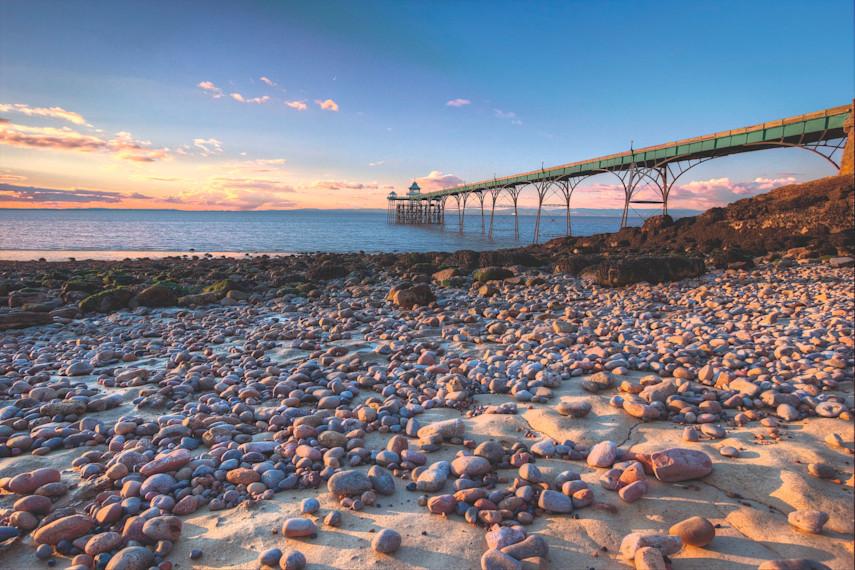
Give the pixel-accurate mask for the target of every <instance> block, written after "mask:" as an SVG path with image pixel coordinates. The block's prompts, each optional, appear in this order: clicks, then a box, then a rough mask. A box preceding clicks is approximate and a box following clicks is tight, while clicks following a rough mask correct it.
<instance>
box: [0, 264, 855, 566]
mask: <svg viewBox="0 0 855 570" xmlns="http://www.w3.org/2000/svg"><path fill="white" fill-rule="evenodd" d="M761 261H762V260H761ZM766 261H767V263H761V264H760V265H759V266H758V267H757V268H755V269H754V270H752V271H730V272H724V271H716V272H711V273H708V274H706V275H705V276H703V277H701V278H698V279H693V280H684V281H681V282H675V283H670V284H662V285H657V286H651V285H647V284H637V285H635V286H633V287H630V288H628V289H606V288H600V287H597V286H595V285H593V284H591V283H590V282H588V281H585V280H582V279H578V278H575V277H571V276H569V275H564V274H553V273H551V272H549V271H547V270H544V269H543V268H541V269H530V268H525V267H520V266H512V267H508V268H483V269H482V270H480V271H477V272H475V273H474V274H473V275H467V274H466V272H463V271H457V270H456V269H455V270H452V271H450V272H449V270H444V271H445V272H444V273H443V272H440V273H441V274H438V275H436V276H435V277H433V278H432V277H431V275H430V274H425V273H423V272H421V271H419V270H418V269H419V268H417V267H416V268H411V269H405V270H403V271H398V270H395V269H392V268H388V267H384V266H382V265H373V266H371V267H369V268H368V269H367V270H366V271H364V272H361V273H360V272H355V273H352V274H349V275H344V276H338V277H336V278H334V279H330V280H323V279H318V280H317V281H316V283H317V286H315V287H314V288H308V287H304V288H303V289H302V290H295V289H289V290H286V291H283V289H282V288H270V289H267V290H262V289H261V288H259V287H255V288H253V289H252V290H251V291H250V292H242V291H241V288H240V287H235V288H230V287H226V288H222V289H221V290H219V291H216V290H215V291H211V292H207V293H203V294H198V295H195V296H186V297H185V298H184V301H183V303H184V305H185V307H184V308H153V307H150V306H148V307H147V306H145V305H144V304H139V302H138V304H137V307H136V308H135V309H133V310H132V311H120V312H112V313H110V312H108V313H107V314H98V315H95V316H92V315H91V314H90V315H80V314H79V313H74V314H72V312H71V311H67V312H66V313H65V314H66V315H67V316H59V315H58V314H57V315H55V317H56V323H55V324H52V325H43V326H39V327H34V328H25V329H23V330H15V331H13V330H8V331H5V332H4V333H2V337H0V374H2V375H0V406H1V407H0V461H2V462H3V463H2V464H0V475H2V476H3V477H2V478H0V491H2V493H3V495H2V497H0V505H2V506H3V507H4V508H3V509H2V510H0V541H7V546H8V544H9V543H14V542H16V541H20V540H24V542H25V543H26V544H29V545H31V546H32V547H34V548H35V553H34V556H35V557H36V558H38V559H40V560H48V561H50V560H52V559H55V558H56V557H68V558H71V564H72V566H70V567H71V568H73V569H74V570H83V569H91V568H97V569H103V568H106V569H107V570H130V569H147V568H150V567H154V568H158V569H159V570H168V569H170V568H172V564H173V561H171V560H170V552H171V551H172V549H173V546H174V544H175V543H176V542H177V541H178V540H180V539H181V534H182V525H183V522H184V521H185V520H187V518H188V517H190V516H192V515H193V514H194V513H196V512H197V511H199V510H200V509H206V510H207V511H218V510H225V509H233V508H235V507H236V506H238V505H241V504H246V503H254V502H258V501H269V500H276V498H277V493H281V492H283V491H289V490H295V489H311V488H322V487H324V486H325V487H326V491H327V492H329V493H330V494H331V495H332V496H333V497H335V498H336V499H337V500H338V501H339V505H340V507H341V509H340V510H334V511H331V512H328V513H322V512H321V510H320V504H319V502H318V501H317V500H316V499H313V498H310V499H306V500H304V501H303V502H302V503H301V504H300V513H301V515H302V516H301V517H297V518H289V519H287V520H284V521H282V524H281V526H280V527H279V528H277V529H275V530H276V531H277V532H279V533H281V535H282V536H283V537H284V538H286V539H288V540H287V541H285V542H284V543H283V548H282V549H278V548H277V549H273V550H269V551H265V552H263V553H261V554H260V555H259V558H258V564H259V566H260V567H262V568H276V567H279V568H282V569H287V570H291V569H294V570H297V569H300V568H303V567H304V566H305V565H306V564H307V559H306V556H305V555H304V554H303V553H301V552H300V551H299V550H297V549H294V548H292V547H294V546H295V545H296V544H298V543H294V542H292V541H291V540H290V539H292V538H298V539H301V540H311V539H312V537H315V536H317V535H318V533H320V532H336V530H335V529H336V528H337V527H339V526H340V525H341V524H342V512H344V513H347V512H348V511H354V512H358V511H362V510H364V509H366V508H368V507H373V506H375V505H376V503H377V501H378V496H379V497H383V496H390V495H393V494H395V493H401V492H404V491H407V492H411V493H414V497H417V498H418V503H419V505H421V506H422V507H424V508H425V509H426V510H427V511H428V512H429V513H432V514H434V515H438V516H442V517H455V516H459V517H462V519H463V520H465V521H466V522H468V523H470V524H472V525H477V526H480V527H482V528H483V529H484V532H485V539H486V545H487V548H486V550H485V552H484V554H483V556H482V558H481V566H482V568H483V569H484V570H498V569H506V568H507V569H517V568H546V567H549V565H550V561H549V560H548V555H549V544H548V542H547V540H546V539H545V538H544V537H543V536H541V535H540V534H538V533H529V532H528V531H527V530H526V527H527V526H529V525H531V524H532V523H533V521H534V520H535V519H536V518H537V517H541V516H546V515H548V516H554V515H566V516H576V517H578V516H579V512H578V511H580V510H581V509H584V508H588V507H590V508H595V509H602V510H609V511H613V510H616V509H615V507H614V506H613V505H612V503H611V502H610V501H612V502H613V501H614V499H612V497H616V498H617V500H619V501H621V502H622V503H625V504H629V503H633V502H635V501H637V500H639V499H640V498H642V497H643V496H644V495H645V494H646V493H647V492H648V488H649V480H650V478H655V479H658V480H659V481H663V482H681V481H687V480H693V479H698V478H703V477H705V476H707V475H709V474H710V473H711V471H712V470H713V459H712V458H711V457H709V456H708V455H707V454H706V453H704V452H703V451H700V450H698V449H693V448H692V445H693V444H694V443H695V442H698V441H699V440H715V439H721V438H723V437H725V435H726V434H727V433H728V430H732V429H740V428H741V427H743V426H751V425H760V426H763V427H764V428H765V429H766V434H767V435H766V436H760V437H761V439H762V440H763V442H765V443H775V442H781V441H783V440H784V438H786V437H788V436H787V435H786V432H785V430H784V429H783V428H784V427H785V426H786V425H787V424H789V423H792V422H803V421H810V420H812V419H814V418H838V419H839V420H842V421H845V422H851V421H852V419H853V408H855V402H853V393H852V382H853V346H855V343H853V306H852V298H851V285H852V278H853V275H852V270H851V269H849V268H834V267H830V266H829V265H828V264H821V263H817V262H813V261H811V262H807V263H788V264H784V265H783V266H782V265H780V264H778V265H775V264H772V263H768V260H766ZM228 263H230V264H231V265H230V266H229V268H228V269H229V270H230V271H231V272H232V273H231V274H230V276H229V279H230V280H231V281H232V282H233V283H234V284H237V285H239V284H240V283H241V279H242V278H243V277H245V276H244V275H241V273H240V272H241V266H240V265H239V264H236V263H234V262H228ZM273 272H275V271H274V270H273V269H271V273H273ZM9 277H14V276H10V275H7V279H8V278H9ZM26 278H27V276H18V277H17V279H20V280H25V279H26ZM450 281H451V282H450ZM9 283H13V287H14V279H13V280H11V281H9V282H7V288H8V287H9ZM226 289H227V290H226ZM243 289H246V290H250V287H243ZM16 290H18V289H16ZM24 293H26V292H23V293H18V295H20V294H24ZM15 295H16V294H15V293H12V294H11V295H9V296H8V298H9V302H10V306H11V305H14V304H17V303H19V302H21V301H22V299H21V298H17V299H15V300H14V301H13V297H15ZM152 295H153V294H152V293H150V294H149V297H151V296H152ZM40 299H41V301H39V302H42V303H44V302H50V301H49V300H45V299H44V298H43V297H40ZM145 299H146V297H143V301H145ZM31 302H32V301H31ZM54 310H56V308H55V309H54ZM639 373H640V374H639ZM566 382H573V383H579V385H580V386H581V387H582V389H583V390H585V391H586V392H587V393H589V394H590V398H591V402H593V401H594V399H605V400H606V401H608V403H609V404H610V405H611V406H613V407H615V408H617V409H619V410H621V412H622V413H624V414H626V415H627V416H629V417H631V418H633V420H634V421H638V422H640V423H650V422H663V423H664V424H667V425H680V426H684V433H683V440H684V445H683V446H681V447H668V448H664V447H663V448H662V449H660V450H659V451H657V452H654V453H652V454H643V453H637V452H633V451H632V449H631V448H630V449H623V448H621V446H620V445H619V444H617V443H615V442H613V441H586V442H577V441H570V440H564V441H555V440H551V439H550V438H548V437H543V436H542V435H541V434H537V433H529V434H521V438H520V440H519V441H517V442H514V443H513V444H512V445H505V446H503V445H500V444H499V443H496V442H492V441H482V442H481V443H478V442H476V441H475V440H474V439H473V438H471V437H468V436H467V433H466V424H465V422H464V419H466V418H473V417H476V416H479V415H481V414H508V415H513V414H517V413H519V411H520V410H521V409H523V408H525V409H528V408H530V407H538V406H544V407H550V408H554V409H555V410H556V411H557V413H558V414H560V415H561V416H566V417H567V418H569V419H570V421H590V420H591V417H592V416H591V413H592V409H593V407H592V405H591V403H590V402H581V401H572V402H571V401H555V396H556V394H555V390H556V389H557V388H559V387H560V386H562V385H563V384H564V383H566ZM483 395H504V397H505V400H504V401H503V402H502V403H501V404H494V405H482V404H480V403H479V396H483ZM439 408H449V409H452V410H457V411H459V413H460V415H461V417H460V418H455V419H451V420H447V421H441V422H437V421H424V420H422V419H420V418H421V417H422V416H423V415H424V414H425V413H426V412H428V411H430V410H434V409H439ZM848 429H849V431H850V432H851V424H849V427H848ZM372 433H378V434H383V436H384V437H383V441H384V442H385V444H384V445H383V446H382V447H372V446H371V445H369V444H367V443H366V439H367V437H368V435H369V434H372ZM525 436H528V437H525ZM532 438H533V439H534V440H535V441H533V442H532V441H531V440H532ZM527 440H528V441H527ZM850 440H851V434H846V433H845V432H842V435H841V434H832V435H831V436H829V437H828V439H827V444H828V445H829V446H832V447H834V448H836V449H839V450H840V451H841V453H842V454H845V456H848V457H851V453H852V450H851V448H850V447H848V446H849V445H850V444H849V443H848V442H849V441H850ZM446 446H457V447H459V450H458V451H457V454H456V456H455V457H454V459H453V460H452V461H431V460H430V459H429V456H430V454H431V453H432V452H435V451H437V450H439V449H441V448H444V447H446ZM77 448H79V453H78V454H77V455H76V458H75V459H74V460H73V462H72V464H71V467H72V469H69V470H65V471H64V472H60V471H59V470H57V469H53V468H48V469H37V470H35V471H32V470H29V469H28V467H27V462H26V461H25V460H24V459H25V457H26V456H27V455H28V454H30V455H34V456H44V455H47V456H48V457H49V456H50V454H51V453H52V452H56V451H60V450H69V449H77ZM740 451H742V450H740V449H738V448H736V447H734V446H730V445H728V446H721V447H720V448H719V453H720V455H721V457H720V458H716V461H718V460H734V461H736V460H739V456H740ZM3 458H6V459H3ZM539 459H550V460H552V459H558V460H563V461H567V462H577V463H582V464H585V465H587V466H588V467H590V468H595V469H599V470H602V475H601V476H600V479H599V482H600V487H601V488H600V489H592V488H589V485H588V483H586V482H584V481H582V480H581V478H580V476H579V473H578V472H576V471H574V470H573V469H572V466H573V463H568V469H567V470H565V471H563V472H561V473H560V474H559V475H558V476H557V477H547V476H545V475H544V473H542V472H541V470H540V469H539V468H538V466H537V461H538V460H539ZM849 464H850V465H851V462H850V463H849ZM808 472H809V474H810V475H811V476H813V477H818V478H823V479H831V480H833V479H842V481H841V483H842V484H845V485H848V486H850V487H851V486H852V484H853V480H852V477H851V468H850V469H848V471H847V470H846V468H844V466H843V465H842V464H841V465H840V466H836V465H829V464H825V463H813V464H811V465H809V466H808ZM847 473H848V480H846V476H845V475H846V474H847ZM449 487H450V488H449ZM612 493H613V494H612ZM322 516H323V518H321V517H322ZM828 518H829V516H828V514H826V513H824V512H822V511H817V510H802V511H793V512H791V513H789V522H790V523H791V524H792V525H793V526H794V527H796V528H798V529H800V530H802V531H804V532H808V533H821V532H823V530H822V529H823V526H824V525H825V523H826V522H827V521H828ZM671 524H673V526H671V527H670V530H668V529H667V528H665V529H663V532H662V533H661V534H652V533H646V534H638V533H633V534H630V535H628V536H626V537H624V539H623V541H622V542H621V543H620V544H619V545H618V544H614V545H610V546H611V547H612V550H614V551H619V552H620V554H621V556H622V558H623V559H624V560H626V561H628V562H629V563H631V564H634V565H635V566H636V568H639V569H641V568H665V567H667V565H668V564H670V559H669V558H668V557H669V556H672V555H674V554H676V553H678V552H679V551H680V550H681V548H683V545H692V546H695V547H704V546H706V545H708V544H709V543H710V542H711V541H712V540H713V539H714V537H715V528H714V526H713V525H712V524H711V523H710V521H708V520H706V519H703V518H701V517H694V518H690V519H688V520H684V521H672V523H671ZM666 526H667V525H666ZM371 546H372V548H373V550H374V551H375V552H376V553H377V555H378V556H394V555H395V553H396V552H397V551H398V550H399V549H400V548H402V546H403V547H405V546H406V540H405V539H404V538H403V537H402V535H401V534H400V533H399V532H397V531H396V530H394V529H381V530H380V531H379V532H377V533H376V535H375V536H374V537H373V540H372V542H371ZM200 557H204V552H202V551H194V553H193V554H192V555H191V558H192V559H198V558H200ZM552 562H553V563H554V566H555V567H567V566H568V564H569V565H570V566H572V563H566V561H557V560H556V561H552ZM779 562H780V563H779V564H778V566H774V565H769V564H773V562H769V563H768V564H767V565H766V566H764V567H768V568H784V567H790V566H787V565H786V564H787V562H785V561H779ZM814 562H815V561H811V563H814ZM34 564H35V563H34ZM815 564H817V565H818V566H817V565H815V566H811V567H814V568H821V567H823V565H822V564H821V563H819V562H815ZM674 567H675V568H678V567H679V563H678V562H677V561H676V560H675V561H674ZM794 567H799V566H794Z"/></svg>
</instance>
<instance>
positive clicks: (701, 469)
mask: <svg viewBox="0 0 855 570" xmlns="http://www.w3.org/2000/svg"><path fill="white" fill-rule="evenodd" d="M650 461H651V464H652V466H653V473H654V474H655V475H656V478H657V479H659V480H660V481H669V482H674V481H687V480H689V479H698V478H700V477H705V476H707V475H709V474H710V473H711V472H712V460H711V459H710V457H709V455H707V454H706V453H704V452H703V451H699V450H695V449H684V448H680V447H673V448H670V449H665V450H663V451H657V452H656V453H654V454H652V455H651V456H650Z"/></svg>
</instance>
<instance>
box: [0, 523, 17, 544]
mask: <svg viewBox="0 0 855 570" xmlns="http://www.w3.org/2000/svg"><path fill="white" fill-rule="evenodd" d="M19 536H21V532H20V531H19V530H18V529H17V528H15V527H13V526H0V542H5V541H7V540H9V539H10V538H17V537H19Z"/></svg>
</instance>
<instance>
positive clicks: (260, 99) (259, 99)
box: [229, 93, 270, 103]
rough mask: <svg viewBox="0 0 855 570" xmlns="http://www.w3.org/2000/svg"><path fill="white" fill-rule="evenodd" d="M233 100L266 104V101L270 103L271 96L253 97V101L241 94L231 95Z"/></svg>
mask: <svg viewBox="0 0 855 570" xmlns="http://www.w3.org/2000/svg"><path fill="white" fill-rule="evenodd" d="M229 95H230V96H231V98H232V99H234V100H235V101H240V102H241V103H264V102H265V101H270V96H269V95H265V96H264V97H253V98H252V99H247V98H246V97H244V96H243V95H241V94H240V93H229Z"/></svg>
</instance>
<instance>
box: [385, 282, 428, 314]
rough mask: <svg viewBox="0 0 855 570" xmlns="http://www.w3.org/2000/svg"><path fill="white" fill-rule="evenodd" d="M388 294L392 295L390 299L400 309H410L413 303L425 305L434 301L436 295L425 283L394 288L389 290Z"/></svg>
mask: <svg viewBox="0 0 855 570" xmlns="http://www.w3.org/2000/svg"><path fill="white" fill-rule="evenodd" d="M393 289H394V288H393ZM390 295H391V296H392V297H391V299H390V300H391V301H392V302H394V303H395V304H397V305H398V306H399V307H401V308H402V309H412V308H413V306H415V305H419V306H421V307H426V306H427V305H430V304H431V303H432V302H434V301H436V295H434V294H433V291H431V289H430V285H428V284H426V283H422V284H420V285H413V286H412V287H408V288H406V289H398V290H394V291H393V292H390Z"/></svg>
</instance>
